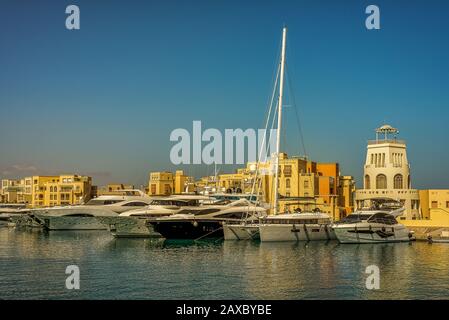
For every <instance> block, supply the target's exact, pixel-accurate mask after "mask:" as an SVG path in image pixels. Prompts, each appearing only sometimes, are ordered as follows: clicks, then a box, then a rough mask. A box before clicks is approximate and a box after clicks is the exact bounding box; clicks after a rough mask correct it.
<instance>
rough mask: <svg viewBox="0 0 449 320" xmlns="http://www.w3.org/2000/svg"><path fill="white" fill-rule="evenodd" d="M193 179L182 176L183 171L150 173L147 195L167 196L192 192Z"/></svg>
mask: <svg viewBox="0 0 449 320" xmlns="http://www.w3.org/2000/svg"><path fill="white" fill-rule="evenodd" d="M193 182H194V179H193V178H192V177H189V176H187V175H185V174H184V171H182V170H177V171H176V172H175V173H174V174H173V173H172V172H168V171H163V172H151V173H150V180H149V182H148V194H149V195H150V196H163V195H165V196H168V195H171V194H180V193H184V192H193V191H194V184H193Z"/></svg>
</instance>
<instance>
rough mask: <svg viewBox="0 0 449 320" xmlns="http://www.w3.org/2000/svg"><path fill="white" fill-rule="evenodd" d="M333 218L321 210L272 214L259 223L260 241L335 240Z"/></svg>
mask: <svg viewBox="0 0 449 320" xmlns="http://www.w3.org/2000/svg"><path fill="white" fill-rule="evenodd" d="M331 225H332V221H331V218H330V217H329V216H328V215H327V214H325V213H321V212H304V213H284V214H277V215H270V216H267V217H265V218H263V219H261V221H260V224H259V236H260V241H317V240H335V239H336V237H335V234H334V232H333V230H332V228H331Z"/></svg>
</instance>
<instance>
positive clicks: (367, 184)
mask: <svg viewBox="0 0 449 320" xmlns="http://www.w3.org/2000/svg"><path fill="white" fill-rule="evenodd" d="M365 189H371V181H370V178H369V175H365Z"/></svg>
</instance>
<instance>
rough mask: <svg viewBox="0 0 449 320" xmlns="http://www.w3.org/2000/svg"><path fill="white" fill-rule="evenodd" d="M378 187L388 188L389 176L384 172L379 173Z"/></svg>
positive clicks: (377, 178)
mask: <svg viewBox="0 0 449 320" xmlns="http://www.w3.org/2000/svg"><path fill="white" fill-rule="evenodd" d="M376 189H387V177H386V176H385V175H384V174H379V175H377V177H376Z"/></svg>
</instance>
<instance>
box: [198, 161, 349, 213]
mask: <svg viewBox="0 0 449 320" xmlns="http://www.w3.org/2000/svg"><path fill="white" fill-rule="evenodd" d="M256 172H257V174H256ZM256 176H257V180H256V181H255V177H256ZM273 176H274V161H273V162H270V161H267V162H259V163H256V162H249V163H248V164H247V166H246V168H241V169H238V170H237V172H235V173H231V174H220V175H218V176H217V177H216V178H215V177H214V179H212V177H204V178H202V179H201V180H200V181H199V182H198V183H197V186H201V188H203V189H204V188H205V186H206V185H207V186H208V187H213V189H215V190H216V191H217V192H226V193H252V192H254V193H256V194H258V196H259V199H260V200H261V201H263V202H265V203H273V201H274V190H273V186H274V177H273ZM340 181H342V182H340ZM214 184H215V185H214ZM353 191H354V180H353V179H352V177H349V176H346V177H344V178H341V177H340V167H339V165H338V163H316V162H314V161H310V160H308V159H306V158H304V157H288V155H287V154H286V153H281V154H280V155H279V185H278V193H279V211H280V212H286V211H289V212H293V211H295V210H298V209H300V210H302V211H310V210H314V209H319V210H320V211H322V212H326V213H328V214H330V215H331V216H332V217H333V218H334V219H335V220H339V219H341V218H342V217H344V216H346V215H347V214H348V213H350V212H352V209H353V207H352V206H353V201H352V193H353Z"/></svg>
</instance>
